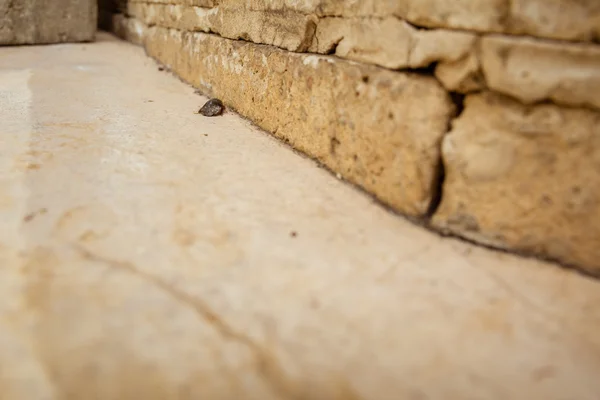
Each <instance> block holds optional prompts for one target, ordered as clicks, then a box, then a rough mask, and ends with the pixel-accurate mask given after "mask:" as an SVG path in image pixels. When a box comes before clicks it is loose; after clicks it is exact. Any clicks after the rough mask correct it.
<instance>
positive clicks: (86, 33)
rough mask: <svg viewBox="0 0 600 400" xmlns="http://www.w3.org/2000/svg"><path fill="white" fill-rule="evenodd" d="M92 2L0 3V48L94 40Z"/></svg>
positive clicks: (6, 0) (28, 0)
mask: <svg viewBox="0 0 600 400" xmlns="http://www.w3.org/2000/svg"><path fill="white" fill-rule="evenodd" d="M97 10H98V7H97V3H96V0H53V1H48V0H0V45H3V44H4V45H7V44H36V43H40V44H41V43H60V42H81V41H89V40H92V39H93V38H94V34H95V32H96V25H97V12H98V11H97Z"/></svg>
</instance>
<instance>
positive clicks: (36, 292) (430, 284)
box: [0, 35, 600, 400]
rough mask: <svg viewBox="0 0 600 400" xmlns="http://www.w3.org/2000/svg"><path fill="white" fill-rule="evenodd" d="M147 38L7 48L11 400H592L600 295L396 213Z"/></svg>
mask: <svg viewBox="0 0 600 400" xmlns="http://www.w3.org/2000/svg"><path fill="white" fill-rule="evenodd" d="M205 100H206V99H205V98H203V97H201V96H199V95H197V94H194V91H193V89H192V88H190V87H188V86H186V85H184V84H183V83H181V82H180V81H178V80H177V79H176V78H175V77H173V76H171V75H170V74H168V73H166V72H160V71H158V69H157V66H156V64H155V63H154V62H153V61H152V60H150V59H148V58H147V57H146V56H145V55H144V54H143V51H142V50H141V49H139V48H137V47H134V46H132V45H129V44H125V43H122V42H119V41H116V40H114V39H112V38H110V37H108V36H107V35H100V36H99V42H97V43H94V44H83V45H82V44H79V45H56V46H44V47H27V48H18V47H12V48H0V398H1V399H3V400H13V399H19V400H24V399H35V400H46V399H260V400H263V399H374V400H387V399H390V400H392V399H394V400H395V399H415V400H416V399H419V400H425V399H435V400H437V399H440V400H452V399H457V400H458V399H460V400H469V399H473V400H485V399H498V400H505V399H513V400H520V399H523V400H532V399H543V400H554V399H556V400H588V399H589V400H597V399H598V398H600V335H599V334H598V332H600V283H599V282H598V281H594V280H592V279H589V278H586V277H583V276H581V275H579V274H577V273H574V272H572V271H568V270H564V269H561V268H559V267H556V266H553V265H550V264H545V263H542V262H537V261H534V260H525V259H521V258H518V257H515V256H511V255H507V254H501V253H497V252H493V251H489V250H486V249H483V248H479V247H475V246H472V245H469V244H466V243H463V242H460V241H458V240H454V239H442V238H440V237H438V236H436V235H435V234H433V233H431V232H428V231H426V230H424V229H423V228H421V227H417V226H414V225H412V224H410V223H408V222H407V221H405V220H404V219H402V218H401V217H398V216H396V215H392V214H391V213H389V212H387V211H386V210H384V209H383V208H382V207H380V206H378V205H377V204H375V203H374V202H373V201H372V200H371V199H370V198H369V197H367V196H366V195H364V194H362V193H359V192H358V191H357V190H355V189H354V188H353V187H351V186H349V185H347V184H345V183H344V182H343V181H340V180H337V179H335V177H333V176H332V175H331V174H329V173H327V172H326V171H324V170H322V169H320V168H319V167H318V166H317V165H315V163H314V162H312V161H311V160H308V159H306V158H304V157H302V156H300V155H298V154H295V153H294V152H292V151H291V150H290V149H289V148H287V147H285V146H284V145H282V144H281V143H279V142H277V141H276V140H274V139H273V138H271V137H269V136H268V135H266V134H264V133H262V132H260V131H258V130H257V129H255V128H253V127H252V126H250V124H249V123H247V122H246V121H244V120H242V119H240V118H239V117H238V116H236V115H235V114H234V113H232V112H228V113H226V114H225V115H224V116H222V117H216V118H206V117H203V116H201V115H198V114H196V111H197V110H198V108H199V107H200V106H201V105H202V104H203V102H204V101H205Z"/></svg>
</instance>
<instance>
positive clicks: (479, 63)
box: [435, 35, 600, 109]
mask: <svg viewBox="0 0 600 400" xmlns="http://www.w3.org/2000/svg"><path fill="white" fill-rule="evenodd" d="M474 43H475V44H474V46H473V47H472V49H471V50H470V51H469V52H468V53H467V55H466V56H464V57H463V58H462V59H460V60H458V61H454V62H444V63H440V64H439V65H438V66H437V67H436V71H435V74H436V77H437V78H438V79H439V80H440V82H442V84H443V85H444V87H445V88H446V89H448V90H452V91H457V92H460V93H470V92H473V91H478V90H482V89H484V88H486V87H487V88H489V89H492V90H494V91H496V92H499V93H503V94H506V95H509V96H512V97H514V98H517V99H519V100H520V101H522V102H524V103H526V104H529V103H534V102H540V101H548V100H551V101H553V102H556V103H558V104H564V105H569V106H576V107H577V106H587V107H593V108H596V109H600V46H598V45H588V44H572V43H559V42H547V41H541V40H535V39H530V38H514V37H507V36H499V35H490V36H483V37H482V38H480V39H479V40H477V41H476V42H474Z"/></svg>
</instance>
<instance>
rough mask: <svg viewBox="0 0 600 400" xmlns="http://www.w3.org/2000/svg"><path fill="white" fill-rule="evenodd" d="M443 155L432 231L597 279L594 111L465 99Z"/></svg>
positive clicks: (597, 117) (487, 97) (599, 231)
mask: <svg viewBox="0 0 600 400" xmlns="http://www.w3.org/2000/svg"><path fill="white" fill-rule="evenodd" d="M442 153H443V158H444V164H445V167H446V178H445V183H444V188H443V196H442V202H441V204H440V207H439V209H438V210H437V212H436V214H435V215H434V218H433V223H434V225H435V226H437V227H438V228H441V229H442V230H445V231H447V232H453V233H456V234H458V235H460V236H463V237H466V238H469V239H472V240H475V241H477V242H479V243H487V244H490V245H493V246H496V247H501V248H505V249H511V250H517V251H522V252H525V253H528V254H534V255H537V256H541V257H547V258H550V259H555V260H559V261H561V262H564V263H567V264H572V265H576V266H579V267H580V268H582V269H585V270H587V271H589V272H592V273H596V274H597V273H600V113H598V112H595V111H591V110H587V109H573V108H561V107H559V106H556V105H549V104H544V105H537V106H529V107H527V106H523V105H522V104H520V103H518V102H516V101H513V100H509V99H507V98H505V97H501V96H499V95H495V94H491V93H484V94H476V95H469V96H467V98H466V103H465V109H464V112H463V113H462V114H461V116H460V117H459V118H458V119H456V120H455V121H454V122H453V126H452V130H451V132H450V133H449V134H448V135H447V136H446V137H445V138H444V141H443V146H442Z"/></svg>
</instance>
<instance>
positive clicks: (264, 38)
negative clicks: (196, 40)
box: [128, 2, 316, 51]
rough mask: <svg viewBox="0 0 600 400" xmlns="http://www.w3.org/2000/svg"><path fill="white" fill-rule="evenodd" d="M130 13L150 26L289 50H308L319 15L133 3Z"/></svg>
mask: <svg viewBox="0 0 600 400" xmlns="http://www.w3.org/2000/svg"><path fill="white" fill-rule="evenodd" d="M128 13H129V14H130V15H132V16H134V17H136V18H138V19H140V20H141V21H143V22H144V23H145V24H147V25H158V26H161V27H166V28H174V29H180V30H186V31H200V32H214V33H217V34H219V35H220V36H223V37H226V38H229V39H243V40H247V41H250V42H253V43H261V44H270V45H273V46H277V47H280V48H283V49H286V50H290V51H306V50H307V48H308V46H309V45H310V43H311V42H312V38H313V36H314V32H315V28H316V17H314V16H307V15H303V14H297V13H294V12H283V13H280V12H270V11H251V10H243V9H242V10H239V9H233V8H227V7H215V8H204V7H191V6H183V5H174V4H158V3H157V4H144V3H133V2H132V3H130V4H129V6H128Z"/></svg>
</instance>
